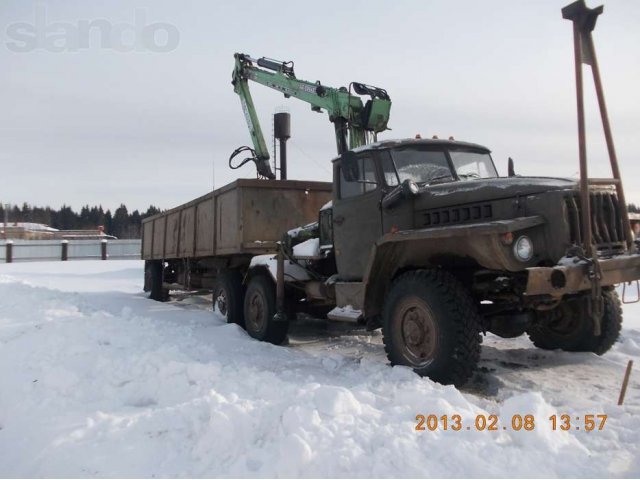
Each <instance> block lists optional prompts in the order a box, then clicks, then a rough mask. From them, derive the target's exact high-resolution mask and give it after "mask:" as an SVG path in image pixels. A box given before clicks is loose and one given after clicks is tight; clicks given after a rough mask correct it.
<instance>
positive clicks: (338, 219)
mask: <svg viewBox="0 0 640 480" xmlns="http://www.w3.org/2000/svg"><path fill="white" fill-rule="evenodd" d="M333 223H335V224H336V225H338V226H340V225H342V224H343V223H344V217H343V216H342V215H338V216H337V217H334V218H333Z"/></svg>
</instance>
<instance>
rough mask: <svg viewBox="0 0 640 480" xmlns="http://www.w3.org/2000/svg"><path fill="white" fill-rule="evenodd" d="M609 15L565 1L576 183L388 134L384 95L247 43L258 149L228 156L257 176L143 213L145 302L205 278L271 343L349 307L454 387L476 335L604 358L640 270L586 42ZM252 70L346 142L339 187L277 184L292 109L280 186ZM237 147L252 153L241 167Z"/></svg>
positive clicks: (340, 145)
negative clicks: (325, 79) (593, 174)
mask: <svg viewBox="0 0 640 480" xmlns="http://www.w3.org/2000/svg"><path fill="white" fill-rule="evenodd" d="M601 13H602V7H599V8H596V9H589V8H587V7H586V5H585V4H584V1H583V0H578V1H577V2H574V3H572V4H571V5H568V6H567V7H565V8H564V9H563V10H562V14H563V17H564V18H566V19H569V20H571V21H573V22H574V46H575V62H576V85H577V87H576V91H577V100H578V108H577V110H578V133H579V135H578V137H579V142H578V146H579V158H580V178H579V181H577V180H571V179H563V178H550V177H524V176H522V177H520V176H517V175H516V174H515V169H514V168H513V164H512V163H510V164H509V176H508V177H500V176H499V175H498V173H497V170H496V167H495V165H494V162H493V160H492V158H491V154H490V151H489V149H487V148H486V147H483V146H481V145H477V144H473V143H466V142H460V141H456V140H454V139H453V138H450V139H449V140H440V139H437V138H432V139H429V140H427V139H418V138H416V139H406V140H399V141H382V142H379V141H377V135H378V134H379V133H381V132H383V131H385V130H387V123H388V120H389V112H390V108H391V99H390V97H389V94H388V93H387V91H386V90H384V89H382V88H379V87H373V86H370V85H366V84H363V83H358V82H351V83H350V84H349V87H348V88H346V87H340V88H331V87H327V86H326V85H323V84H322V83H321V82H320V81H317V82H309V81H305V80H301V79H299V78H297V76H296V75H295V73H294V68H293V67H294V65H293V62H280V61H276V60H273V59H269V58H265V57H263V58H260V59H254V58H251V57H250V56H248V55H245V54H239V53H238V54H236V55H235V68H234V71H233V76H232V83H233V85H234V90H235V92H236V93H237V94H238V95H239V96H240V100H241V105H242V109H243V112H244V114H245V119H246V121H247V126H248V128H249V133H250V136H251V138H252V141H253V148H250V147H240V148H238V149H236V151H235V152H233V154H232V155H231V157H230V158H229V166H230V167H231V168H239V167H240V166H242V165H244V164H246V163H248V162H251V161H253V162H254V163H255V165H256V167H257V172H258V177H259V178H262V179H264V180H238V181H237V182H235V183H233V184H231V185H229V186H227V187H223V188H222V189H220V190H218V191H215V192H212V193H211V194H208V195H206V196H204V197H201V198H200V199H197V200H195V201H194V202H191V203H189V204H186V205H184V206H182V207H178V208H177V209H173V210H170V211H169V212H167V213H164V214H161V215H158V216H155V217H151V218H149V219H147V220H145V221H144V222H143V226H144V228H143V250H142V256H143V258H144V259H145V260H146V265H145V272H146V279H147V281H146V283H147V285H148V286H149V288H150V290H151V297H152V298H155V299H157V300H162V299H164V298H166V295H167V293H166V292H167V290H168V289H169V288H171V287H172V286H176V284H178V285H181V286H182V287H183V288H211V289H212V291H213V304H214V310H217V311H218V312H219V313H220V314H222V315H223V316H224V317H225V318H226V319H227V321H228V322H234V323H237V324H239V325H242V326H243V327H244V328H246V330H247V332H248V333H249V335H251V336H252V337H254V338H257V339H259V340H264V341H268V342H272V343H275V344H279V343H282V342H283V341H284V340H285V339H286V337H287V332H288V328H289V323H290V322H291V321H294V320H295V318H296V316H297V315H298V314H299V313H302V312H306V313H311V314H313V315H317V316H322V315H325V314H327V312H329V311H330V310H332V309H334V307H342V308H344V309H347V308H349V309H351V310H356V311H359V312H361V313H360V317H359V320H360V321H361V322H363V323H364V324H366V326H367V328H369V329H376V328H382V332H383V343H384V348H385V350H386V352H387V356H388V358H389V360H390V362H391V363H392V364H395V365H407V366H409V367H411V368H413V370H414V371H415V372H417V373H418V374H420V375H425V376H429V377H430V378H432V379H434V380H436V381H438V382H442V383H453V384H456V385H460V384H462V383H464V382H465V381H466V380H467V379H468V378H469V377H470V376H471V374H472V372H473V370H474V368H475V366H476V364H477V362H478V359H479V354H480V344H481V338H482V337H481V335H480V334H481V333H486V332H492V333H494V334H496V335H499V336H501V337H505V338H511V337H517V336H519V335H523V334H525V333H527V334H528V335H529V338H530V339H531V340H532V341H533V343H534V345H536V346H537V347H539V348H543V349H562V350H566V351H580V352H594V353H596V354H603V353H605V352H606V351H607V350H609V349H610V348H611V346H612V345H613V344H614V343H615V341H616V339H617V338H618V335H619V333H620V329H621V324H622V309H621V305H620V300H619V298H618V295H617V293H616V291H615V290H614V285H616V284H618V283H623V282H630V281H637V280H638V279H639V278H640V254H639V253H638V244H637V243H636V241H635V240H634V238H633V236H632V232H631V229H630V225H629V216H628V212H627V206H626V201H625V198H624V190H623V188H622V179H621V178H622V177H621V174H620V169H619V168H618V162H617V158H616V155H615V148H614V146H613V140H612V135H611V129H610V125H609V120H608V116H607V112H606V107H605V102H604V96H603V93H602V85H601V81H600V75H599V70H598V64H597V59H596V55H595V50H594V47H593V41H592V38H591V31H592V30H593V29H594V27H595V24H596V20H597V17H598V15H600V14H601ZM583 63H586V64H588V65H590V66H591V67H592V71H593V75H594V81H595V86H596V95H597V97H598V104H599V107H600V111H601V117H602V122H603V127H604V131H605V138H606V141H607V149H608V152H609V157H610V161H611V167H612V173H613V178H611V179H602V178H599V179H598V178H589V176H588V171H587V159H586V139H585V136H586V135H585V128H584V125H585V122H584V105H583V98H582V92H583V88H582V64H583ZM249 80H251V81H254V82H257V83H258V84H261V85H265V86H267V87H269V88H272V89H275V90H277V91H279V92H281V93H283V94H284V96H285V97H295V98H298V99H299V100H302V101H305V102H307V103H309V104H310V105H311V109H312V110H313V111H318V112H319V111H322V110H324V111H326V112H327V113H328V115H329V120H330V121H331V122H332V123H333V125H334V128H335V136H336V145H337V151H338V156H337V157H336V158H335V159H334V160H333V182H332V183H331V184H328V183H327V184H321V183H317V182H316V183H314V182H291V181H290V180H285V179H283V178H286V176H285V172H286V163H285V160H286V154H285V155H282V154H283V151H282V145H283V144H284V142H286V139H287V138H289V136H290V132H289V123H288V119H287V120H286V121H285V122H284V123H283V124H282V125H279V124H278V123H277V122H276V123H275V124H274V132H275V137H276V138H278V139H280V140H281V160H280V162H281V165H280V172H281V180H275V178H276V176H275V174H274V173H273V171H272V170H271V165H270V162H269V152H268V150H267V148H266V143H265V141H264V138H263V135H262V130H261V128H260V124H259V121H258V116H257V115H256V112H255V108H254V104H253V101H252V98H251V95H250V92H249V85H248V81H249ZM363 97H369V99H368V100H366V102H363ZM285 117H287V116H286V115H285ZM287 118H288V117H287ZM242 152H249V153H250V155H249V156H248V157H247V158H245V159H244V160H242V161H241V162H240V163H239V164H236V165H234V164H233V159H234V158H235V157H236V156H237V155H239V154H240V153H242ZM329 196H330V197H331V202H329V203H325V201H326V200H328V199H329ZM296 225H302V226H301V227H298V228H292V227H296ZM336 317H339V314H337V313H336V312H335V310H334V311H333V312H332V316H331V317H330V318H332V319H335V318H336Z"/></svg>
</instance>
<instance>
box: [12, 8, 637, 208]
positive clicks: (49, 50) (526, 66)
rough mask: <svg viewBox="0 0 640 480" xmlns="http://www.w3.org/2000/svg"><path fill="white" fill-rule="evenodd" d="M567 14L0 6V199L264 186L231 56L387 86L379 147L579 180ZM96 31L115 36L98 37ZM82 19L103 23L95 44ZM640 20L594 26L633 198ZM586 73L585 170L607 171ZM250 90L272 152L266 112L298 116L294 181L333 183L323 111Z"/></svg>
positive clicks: (625, 13)
mask: <svg viewBox="0 0 640 480" xmlns="http://www.w3.org/2000/svg"><path fill="white" fill-rule="evenodd" d="M567 3H569V0H562V1H555V0H545V1H542V0H536V1H531V0H529V1H513V0H504V1H498V0H494V1H482V2H480V1H475V0H473V1H445V0H428V1H425V0H423V1H417V0H416V1H397V0H396V1H393V2H392V1H386V2H383V1H371V0H369V1H358V2H356V1H344V0H342V1H324V2H300V1H290V2H285V1H276V0H274V1H269V2H258V1H241V2H236V1H233V2H232V1H226V2H223V1H168V0H164V1H138V0H134V1H108V2H106V1H79V0H78V1H49V2H43V1H40V2H30V1H22V0H0V32H1V33H0V34H1V35H2V37H1V42H0V43H1V45H0V65H1V66H2V67H1V70H0V165H1V166H2V168H1V169H0V178H1V179H2V180H1V181H0V185H1V187H0V201H2V202H4V203H8V202H10V203H19V204H21V203H22V202H28V203H31V204H37V205H51V206H53V207H59V206H61V205H62V204H67V205H71V206H73V207H74V208H79V207H80V206H82V205H84V204H90V205H93V204H102V205H103V206H104V207H105V208H111V209H115V208H116V207H117V206H118V205H119V204H120V203H125V204H126V205H127V206H128V207H129V209H130V210H132V209H136V208H137V209H146V208H147V206H148V205H149V204H154V205H156V206H158V207H160V208H170V207H173V206H176V205H177V204H180V203H183V202H185V201H188V200H190V199H192V198H195V197H196V196H199V195H202V194H204V193H206V192H207V191H209V190H210V189H211V188H212V185H213V182H214V178H215V185H216V187H220V186H222V185H224V184H226V183H228V182H230V181H232V180H234V179H235V178H237V177H238V176H241V177H246V178H252V177H254V176H255V170H254V168H253V167H252V166H246V167H244V168H243V169H242V170H235V171H232V170H229V168H228V167H227V159H228V156H229V154H230V153H231V151H232V150H233V149H235V148H236V147H238V146H240V145H250V144H251V140H250V138H249V134H248V130H247V127H246V125H245V123H244V118H243V115H242V110H241V108H240V103H239V100H238V97H237V95H236V94H235V93H234V92H233V88H232V86H231V83H230V79H231V70H232V67H233V53H234V52H244V53H248V54H251V55H252V56H254V57H259V56H268V57H272V58H278V59H282V60H294V61H295V69H296V74H297V76H298V77H299V78H304V79H306V80H312V81H315V80H321V81H322V83H323V84H325V85H329V86H335V87H339V86H341V85H348V83H349V82H351V81H359V82H364V83H368V84H373V85H377V86H380V87H383V88H385V89H386V90H387V91H388V92H389V94H390V96H391V99H392V101H393V107H392V113H391V120H390V122H389V126H390V127H391V128H392V131H390V132H386V133H385V134H383V135H381V138H401V137H413V136H414V135H415V134H416V133H421V134H422V136H423V137H424V136H431V135H433V134H438V135H440V136H441V137H448V136H449V135H453V136H455V138H456V139H458V140H466V141H471V142H476V143H480V144H483V145H486V146H487V147H489V148H490V149H491V150H492V151H493V158H494V161H495V162H496V165H497V167H498V170H499V172H500V173H501V174H502V175H504V174H506V164H507V157H509V156H511V157H513V158H514V159H515V161H516V170H517V172H518V173H519V174H530V175H557V176H575V175H576V174H577V171H578V159H577V133H576V132H577V127H576V114H575V90H574V89H575V84H574V70H573V68H574V67H573V43H572V29H571V23H570V22H568V21H566V20H563V19H562V18H561V14H560V9H561V8H562V7H563V6H564V5H566V4H567ZM588 4H589V6H591V7H593V6H597V5H598V4H599V3H593V2H591V1H589V2H588ZM97 20H103V21H106V22H108V24H109V25H112V26H114V27H113V32H115V33H117V32H121V36H120V39H121V41H120V42H118V41H113V39H112V40H111V41H110V42H111V43H109V41H105V44H102V43H101V42H102V40H104V39H103V38H101V30H100V29H99V25H103V26H104V24H105V23H104V22H103V23H101V24H100V23H95V22H96V21H97ZM60 22H62V24H63V25H62V26H60V25H58V26H56V23H60ZM88 22H94V23H91V24H90V25H98V26H95V27H92V28H91V29H90V32H91V33H90V37H89V38H88V39H87V38H86V37H83V25H87V24H89V23H88ZM125 24H126V25H136V24H137V25H138V27H137V31H136V30H134V29H133V28H127V27H126V25H125ZM639 25H640V1H637V0H627V1H625V0H615V1H614V0H609V1H607V2H606V3H605V10H604V14H603V15H602V16H601V17H600V18H599V20H598V25H597V27H596V30H595V32H594V39H595V45H596V51H597V53H598V58H599V61H600V68H601V73H602V77H603V82H604V86H605V92H606V97H607V101H608V107H609V113H610V118H611V123H612V126H613V133H614V139H615V142H616V147H617V150H618V157H619V159H620V164H621V169H622V172H623V177H624V180H625V186H626V189H627V197H628V200H629V201H633V202H637V203H640V175H639V174H640V162H639V161H638V160H639V153H640V108H639V107H640V27H639ZM143 27H149V28H147V29H146V30H143ZM150 31H151V32H153V31H155V32H156V36H155V37H154V38H150V37H149V32H150ZM134 32H135V33H134ZM145 32H146V33H145ZM115 33H114V35H115ZM114 38H115V37H114ZM116 40H117V39H116ZM134 42H137V43H136V45H137V47H136V48H135V49H134V51H124V50H130V48H128V47H129V46H131V45H133V43H134ZM149 46H150V48H148V47H149ZM16 50H17V51H16ZM54 50H58V51H54ZM60 50H61V51H60ZM154 50H156V51H154ZM158 50H160V51H158ZM162 50H170V51H162ZM585 73H586V74H588V76H585V80H587V82H586V86H587V88H586V94H587V105H588V108H587V115H588V127H589V130H588V135H589V150H588V153H589V159H590V162H591V166H592V168H591V172H590V173H591V176H608V174H609V170H608V163H607V157H606V150H605V146H604V138H603V136H602V130H601V126H600V123H599V117H598V113H597V109H596V102H595V95H594V92H593V87H592V82H591V77H590V72H589V71H588V70H585ZM252 92H253V94H254V99H255V101H256V104H257V108H258V113H259V114H260V117H261V121H262V125H263V130H264V131H265V136H266V137H267V142H268V143H271V142H270V137H271V115H272V114H273V112H274V111H275V110H276V109H281V108H282V107H286V108H287V109H288V110H289V111H290V112H291V114H292V139H291V141H290V150H289V159H290V160H289V178H295V179H313V180H327V181H329V180H330V179H331V173H330V172H331V171H330V160H331V158H333V156H334V152H335V141H334V135H333V128H332V125H331V124H330V123H329V121H328V118H327V116H326V114H324V113H323V114H318V113H314V112H311V111H310V110H309V106H308V105H307V104H305V103H302V102H300V101H298V100H295V99H284V98H283V97H282V95H279V94H277V93H275V92H273V91H271V90H269V89H267V88H265V87H262V86H259V85H253V86H252ZM214 171H215V175H214Z"/></svg>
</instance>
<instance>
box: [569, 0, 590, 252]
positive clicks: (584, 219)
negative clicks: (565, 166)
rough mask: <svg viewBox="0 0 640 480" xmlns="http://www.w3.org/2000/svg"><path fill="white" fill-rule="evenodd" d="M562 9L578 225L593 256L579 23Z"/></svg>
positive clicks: (586, 249)
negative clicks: (568, 38)
mask: <svg viewBox="0 0 640 480" xmlns="http://www.w3.org/2000/svg"><path fill="white" fill-rule="evenodd" d="M578 3H579V2H576V3H574V4H571V5H569V6H568V7H565V8H564V9H563V10H562V14H563V16H564V18H568V19H569V20H572V21H573V53H574V57H575V73H576V103H577V111H578V155H579V158H580V204H581V205H580V207H581V208H580V216H581V218H580V227H581V230H582V240H583V242H584V247H585V253H586V255H587V257H589V258H591V257H592V256H593V240H592V238H591V205H590V202H589V172H588V167H587V139H586V132H585V124H584V89H583V82H582V35H581V33H580V25H579V20H578V16H577V15H576V14H573V13H571V14H570V15H569V14H565V10H566V9H567V8H569V7H571V6H572V5H576V4H578ZM585 8H586V7H585Z"/></svg>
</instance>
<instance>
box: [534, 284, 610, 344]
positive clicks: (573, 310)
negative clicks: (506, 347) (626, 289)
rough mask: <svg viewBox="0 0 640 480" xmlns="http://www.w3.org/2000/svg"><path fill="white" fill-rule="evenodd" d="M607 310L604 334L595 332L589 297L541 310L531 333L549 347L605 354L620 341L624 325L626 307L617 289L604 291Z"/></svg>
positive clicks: (535, 338)
mask: <svg viewBox="0 0 640 480" xmlns="http://www.w3.org/2000/svg"><path fill="white" fill-rule="evenodd" d="M602 297H603V301H604V311H603V315H602V321H601V328H600V330H601V334H600V335H598V336H596V335H594V334H593V318H592V317H591V316H590V315H589V299H588V297H586V296H582V297H579V298H573V299H570V300H567V301H564V302H562V303H561V304H560V305H558V307H556V308H554V309H553V310H550V311H548V312H539V313H538V318H537V322H536V323H535V324H534V325H532V326H531V327H530V328H529V329H528V330H527V333H528V334H529V338H530V339H531V341H532V342H533V344H534V345H535V346H536V347H538V348H542V349H545V350H554V349H558V348H559V349H561V350H565V351H567V352H593V353H597V354H598V355H602V354H603V353H605V352H607V351H608V350H609V349H610V348H611V347H612V346H613V344H614V343H616V341H617V340H618V337H619V335H620V329H621V328H622V306H621V305H620V299H619V298H618V294H617V293H616V291H615V290H613V289H611V290H605V291H603V292H602Z"/></svg>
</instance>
